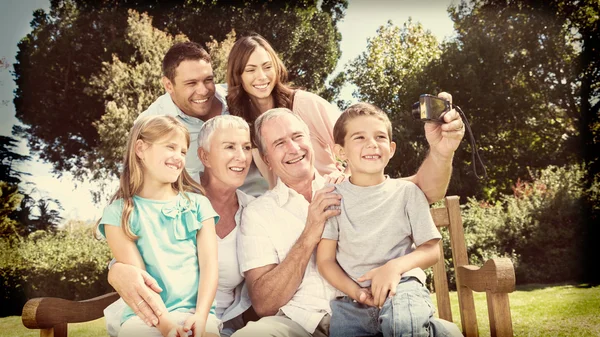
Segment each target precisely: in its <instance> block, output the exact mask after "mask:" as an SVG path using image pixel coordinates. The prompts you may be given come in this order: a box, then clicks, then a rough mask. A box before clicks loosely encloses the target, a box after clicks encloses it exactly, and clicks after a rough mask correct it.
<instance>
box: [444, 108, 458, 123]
mask: <svg viewBox="0 0 600 337" xmlns="http://www.w3.org/2000/svg"><path fill="white" fill-rule="evenodd" d="M442 118H444V123H450V122H452V121H454V120H457V119H458V120H460V119H461V118H460V115H459V114H458V112H457V111H456V110H455V109H452V110H450V111H448V112H446V113H445V114H444V115H443V116H442Z"/></svg>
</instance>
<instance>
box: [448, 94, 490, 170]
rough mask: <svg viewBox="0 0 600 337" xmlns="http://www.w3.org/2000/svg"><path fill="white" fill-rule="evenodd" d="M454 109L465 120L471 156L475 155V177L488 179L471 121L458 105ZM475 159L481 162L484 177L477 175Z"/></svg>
mask: <svg viewBox="0 0 600 337" xmlns="http://www.w3.org/2000/svg"><path fill="white" fill-rule="evenodd" d="M453 107H454V108H455V109H456V110H457V111H458V114H459V115H460V117H461V118H462V120H463V123H464V124H465V128H466V131H467V134H468V135H469V143H471V154H472V155H473V172H474V173H475V177H477V178H478V179H482V178H487V170H486V169H485V165H484V164H483V161H482V160H481V156H479V150H478V149H477V143H476V142H475V137H474V136H473V131H471V125H469V120H468V119H467V115H465V113H464V112H463V111H462V109H461V108H460V107H459V106H458V105H453ZM475 158H477V161H479V164H480V165H481V168H483V177H480V176H479V175H478V174H477V163H476V162H475Z"/></svg>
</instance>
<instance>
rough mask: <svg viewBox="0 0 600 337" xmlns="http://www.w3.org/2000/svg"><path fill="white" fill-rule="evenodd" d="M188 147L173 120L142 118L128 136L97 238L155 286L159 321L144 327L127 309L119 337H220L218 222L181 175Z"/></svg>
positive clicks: (186, 137) (197, 188)
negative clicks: (217, 310)
mask: <svg viewBox="0 0 600 337" xmlns="http://www.w3.org/2000/svg"><path fill="white" fill-rule="evenodd" d="M189 143H190V137H189V134H188V132H187V129H186V128H185V126H184V125H183V124H181V123H180V122H179V121H178V120H177V119H176V118H174V117H172V116H148V117H144V118H141V119H139V120H138V121H136V123H135V124H134V125H133V128H132V129H131V132H130V135H129V140H128V143H127V150H126V153H125V157H124V161H123V172H122V173H121V180H120V186H119V190H118V191H117V193H116V194H115V196H114V197H113V198H112V200H111V204H110V205H109V206H108V207H106V208H105V210H104V213H103V215H102V219H100V221H99V230H100V232H101V233H102V235H104V236H105V237H106V240H107V241H108V245H109V247H110V250H111V251H112V253H113V255H114V257H115V259H116V260H117V261H118V262H122V263H126V264H131V265H134V266H137V267H139V268H141V269H144V270H146V271H147V272H148V273H149V274H150V275H151V276H152V277H154V278H155V279H156V280H157V282H158V284H159V286H160V287H161V288H162V289H163V291H162V292H161V293H160V295H156V296H157V298H156V299H154V301H155V302H158V303H159V304H160V305H161V306H162V313H163V314H162V315H161V316H160V317H159V321H158V324H156V326H155V327H148V326H147V325H146V324H145V323H144V322H143V321H142V320H141V319H140V318H139V317H138V316H137V315H136V314H135V313H134V312H133V311H132V310H131V309H130V308H129V307H127V308H126V309H125V311H124V313H123V317H122V319H121V324H122V326H121V329H120V331H119V336H161V335H162V336H188V332H191V333H192V335H193V336H205V335H204V333H205V331H206V332H207V335H211V336H212V334H214V335H216V336H218V335H219V330H220V321H219V320H218V319H217V318H216V316H215V311H214V308H215V306H214V298H215V292H216V289H217V280H218V265H217V240H216V234H215V223H216V222H217V221H218V219H219V216H218V215H217V213H216V212H215V211H214V210H213V208H212V206H211V204H210V202H209V201H208V199H207V198H206V197H205V196H203V195H201V194H197V193H192V191H196V192H199V193H202V192H203V190H202V187H200V186H199V185H197V183H195V182H194V181H193V179H192V178H191V177H190V176H189V175H188V173H187V172H186V171H185V155H186V152H187V149H188V147H189V145H190V144H189ZM158 297H160V298H158ZM142 302H143V301H142ZM140 304H141V302H140V303H139V304H138V306H139V305H140ZM163 304H164V305H163Z"/></svg>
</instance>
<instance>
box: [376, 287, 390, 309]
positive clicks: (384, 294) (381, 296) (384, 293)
mask: <svg viewBox="0 0 600 337" xmlns="http://www.w3.org/2000/svg"><path fill="white" fill-rule="evenodd" d="M388 291H389V289H388V287H381V288H380V291H379V295H378V296H377V306H378V307H380V308H381V307H382V306H383V304H384V303H385V299H386V297H387V294H388Z"/></svg>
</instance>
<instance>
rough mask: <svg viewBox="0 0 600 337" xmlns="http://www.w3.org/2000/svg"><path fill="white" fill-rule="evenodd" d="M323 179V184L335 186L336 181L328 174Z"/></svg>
mask: <svg viewBox="0 0 600 337" xmlns="http://www.w3.org/2000/svg"><path fill="white" fill-rule="evenodd" d="M323 178H325V184H335V180H336V179H335V178H334V177H332V176H330V175H329V174H326V175H324V176H323Z"/></svg>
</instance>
